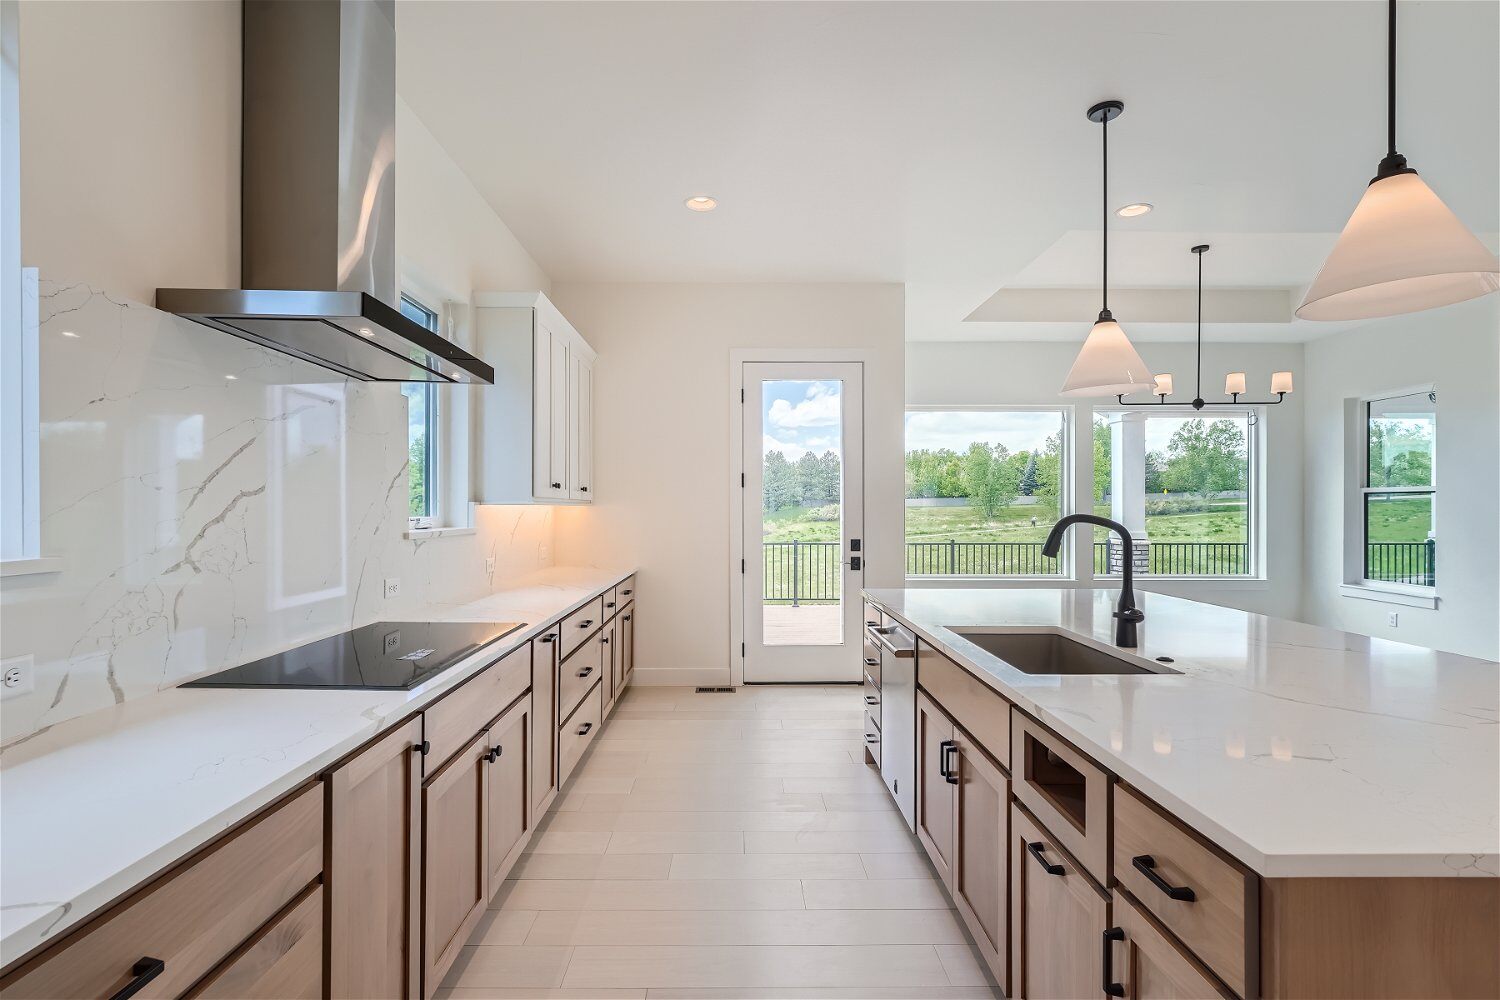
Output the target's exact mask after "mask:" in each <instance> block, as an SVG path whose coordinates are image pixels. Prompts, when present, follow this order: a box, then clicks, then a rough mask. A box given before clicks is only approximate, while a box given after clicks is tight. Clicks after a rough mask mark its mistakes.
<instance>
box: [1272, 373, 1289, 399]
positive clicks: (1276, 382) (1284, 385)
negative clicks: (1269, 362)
mask: <svg viewBox="0 0 1500 1000" xmlns="http://www.w3.org/2000/svg"><path fill="white" fill-rule="evenodd" d="M1271 391H1272V392H1276V393H1281V394H1283V395H1284V394H1286V393H1288V392H1291V391H1292V373H1291V372H1272V373H1271Z"/></svg>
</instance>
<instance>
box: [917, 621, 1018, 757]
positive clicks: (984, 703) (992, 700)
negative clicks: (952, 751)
mask: <svg viewBox="0 0 1500 1000" xmlns="http://www.w3.org/2000/svg"><path fill="white" fill-rule="evenodd" d="M917 686H918V687H920V688H922V689H923V690H924V691H926V692H927V693H928V694H929V695H931V696H932V700H933V701H935V702H937V703H938V704H939V705H941V706H943V711H945V712H947V713H948V714H949V715H950V716H951V717H952V718H953V721H954V722H957V723H958V724H959V725H960V726H962V727H963V728H964V729H965V730H967V731H968V733H969V735H970V736H972V737H973V738H974V742H976V743H978V744H979V745H980V746H982V747H984V750H985V753H988V754H989V755H990V756H991V757H993V758H995V760H996V761H998V762H999V763H1000V766H1001V767H1005V768H1009V767H1010V702H1008V701H1006V700H1005V699H1004V698H1002V697H1000V696H999V695H998V694H996V693H995V692H994V691H992V690H990V689H989V688H987V687H985V686H984V685H983V684H981V683H980V682H979V681H977V680H975V678H974V677H973V676H972V675H971V674H970V673H969V672H968V671H967V670H965V669H963V668H962V667H960V666H959V665H958V664H956V663H954V662H953V661H952V660H950V659H948V658H947V657H946V656H944V655H943V654H942V653H939V652H938V651H937V650H935V649H933V648H932V647H931V646H929V645H927V644H926V643H922V644H921V645H920V646H919V648H918V649H917Z"/></svg>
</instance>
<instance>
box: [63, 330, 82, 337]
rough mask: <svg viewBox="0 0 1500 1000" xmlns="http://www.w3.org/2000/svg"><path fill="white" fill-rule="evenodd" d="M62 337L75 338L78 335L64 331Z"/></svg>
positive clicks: (70, 331)
mask: <svg viewBox="0 0 1500 1000" xmlns="http://www.w3.org/2000/svg"><path fill="white" fill-rule="evenodd" d="M62 335H63V336H64V337H75V338H76V337H77V336H78V334H76V333H74V332H73V331H72V330H64V331H62Z"/></svg>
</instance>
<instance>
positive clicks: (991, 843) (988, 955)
mask: <svg viewBox="0 0 1500 1000" xmlns="http://www.w3.org/2000/svg"><path fill="white" fill-rule="evenodd" d="M953 741H954V743H955V745H956V746H957V747H958V751H957V753H956V754H954V755H952V756H953V758H954V765H953V771H954V773H955V774H956V775H957V777H958V784H957V785H955V786H953V788H954V792H955V794H954V799H955V806H956V813H957V815H956V816H955V818H954V844H953V881H952V885H951V887H950V888H951V891H952V895H953V904H954V906H956V907H957V908H958V913H959V916H961V917H963V920H964V923H965V924H966V925H968V928H969V934H970V936H971V937H973V939H974V944H975V945H976V946H977V947H978V948H979V953H980V954H981V955H983V956H984V960H985V962H986V963H987V964H988V965H989V967H990V973H991V974H992V975H993V976H994V977H995V981H996V982H997V983H999V984H1000V987H1001V989H1004V990H1007V991H1009V984H1008V982H1007V975H1006V973H1007V969H1006V957H1007V956H1006V952H1007V950H1008V937H1007V934H1008V927H1009V923H1010V910H1009V906H1010V897H1009V893H1008V892H1007V891H1006V890H1007V887H1008V885H1009V882H1010V873H1009V867H1010V865H1009V859H1008V854H1007V850H1008V847H1009V837H1007V836H1006V828H1007V826H1008V825H1009V820H1010V778H1008V777H1007V776H1006V774H1005V772H1004V771H1002V770H1001V769H1000V768H998V767H996V766H995V764H994V762H993V761H991V760H990V759H989V758H988V757H986V756H985V754H984V753H983V752H982V751H981V750H980V749H979V747H978V746H977V745H976V744H975V743H974V740H973V738H972V737H970V736H969V734H968V733H965V732H964V731H963V730H962V729H955V731H954V734H953Z"/></svg>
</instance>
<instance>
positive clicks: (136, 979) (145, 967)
mask: <svg viewBox="0 0 1500 1000" xmlns="http://www.w3.org/2000/svg"><path fill="white" fill-rule="evenodd" d="M166 971H167V963H166V962H163V961H162V960H161V959H159V958H149V957H148V958H142V959H140V960H138V961H137V962H136V963H135V964H134V965H132V966H131V967H130V975H131V976H132V977H133V978H132V979H131V980H130V982H128V983H126V984H125V985H124V987H122V988H121V989H120V992H118V993H116V994H115V995H114V996H112V997H110V998H109V1000H130V998H131V997H133V996H135V995H136V994H137V993H139V992H140V991H141V990H143V989H144V988H145V986H146V984H147V983H149V982H151V980H153V979H155V978H156V977H157V976H159V975H161V974H162V973H163V972H166Z"/></svg>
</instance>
